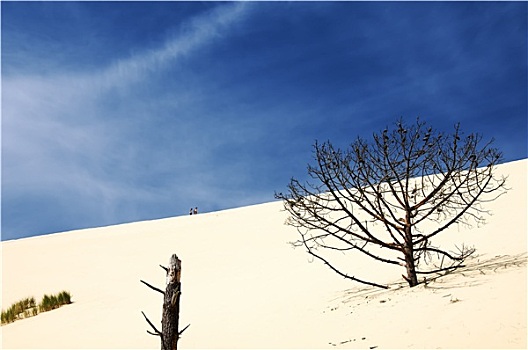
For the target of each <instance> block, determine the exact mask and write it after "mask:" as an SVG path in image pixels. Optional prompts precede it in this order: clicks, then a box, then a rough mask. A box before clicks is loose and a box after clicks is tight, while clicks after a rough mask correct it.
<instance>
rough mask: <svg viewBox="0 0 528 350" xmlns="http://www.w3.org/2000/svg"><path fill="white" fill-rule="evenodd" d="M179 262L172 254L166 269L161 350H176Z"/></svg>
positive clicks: (177, 337) (179, 289) (178, 311)
mask: <svg viewBox="0 0 528 350" xmlns="http://www.w3.org/2000/svg"><path fill="white" fill-rule="evenodd" d="M180 276H181V260H180V259H178V256H176V254H173V255H172V256H171V258H170V261H169V266H168V267H167V280H166V283H167V286H166V289H165V296H164V299H163V317H162V319H161V333H162V334H163V335H162V337H161V340H162V344H161V350H176V349H178V339H179V337H180V333H179V332H178V329H179V326H178V323H179V315H180V295H181V283H180Z"/></svg>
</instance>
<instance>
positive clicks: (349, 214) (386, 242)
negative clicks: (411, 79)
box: [275, 119, 506, 288]
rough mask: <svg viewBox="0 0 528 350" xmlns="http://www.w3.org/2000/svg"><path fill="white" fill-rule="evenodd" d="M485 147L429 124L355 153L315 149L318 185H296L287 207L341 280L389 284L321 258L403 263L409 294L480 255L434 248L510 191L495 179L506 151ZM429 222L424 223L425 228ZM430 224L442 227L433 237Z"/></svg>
mask: <svg viewBox="0 0 528 350" xmlns="http://www.w3.org/2000/svg"><path fill="white" fill-rule="evenodd" d="M492 143H493V140H491V141H489V142H487V143H484V144H482V136H481V135H480V134H469V135H467V136H466V135H464V134H463V132H462V131H461V130H460V125H459V124H456V125H455V126H454V131H453V133H452V134H444V133H442V132H439V131H436V130H433V128H431V127H427V125H426V123H425V122H423V121H420V119H417V120H416V123H412V124H411V125H404V122H403V121H402V119H400V120H399V122H397V123H396V125H395V127H394V128H392V129H391V130H389V129H388V128H386V129H385V130H383V131H382V132H381V133H377V134H374V135H373V141H372V142H370V143H368V142H367V141H365V140H363V139H361V138H358V139H357V140H356V141H354V142H353V143H352V144H351V145H350V147H349V148H347V149H346V150H341V149H337V148H334V147H333V146H332V144H331V143H330V142H329V141H328V142H325V143H323V144H319V143H317V142H316V143H315V145H314V158H315V161H316V164H315V165H313V166H312V165H308V175H309V176H310V178H311V179H312V180H310V181H307V182H304V183H301V182H300V181H298V180H296V179H294V178H293V179H292V180H291V181H290V183H289V185H288V193H287V194H283V193H278V194H275V197H276V198H278V199H281V200H283V201H284V207H285V209H286V210H287V211H288V212H289V214H290V217H289V219H288V221H287V223H288V224H289V225H292V226H294V227H296V228H297V230H298V232H299V233H300V239H299V240H298V241H296V242H293V244H294V245H297V246H304V247H305V248H306V249H307V251H308V253H309V254H310V255H312V256H313V257H315V258H317V259H319V260H321V261H323V262H324V263H325V264H326V265H328V266H329V267H330V268H331V269H332V270H333V271H334V272H336V273H337V274H339V275H341V276H343V277H345V278H348V279H351V280H354V281H357V282H361V283H365V284H369V285H373V286H377V287H381V288H387V286H385V285H382V284H379V283H376V282H373V281H368V280H365V279H360V278H357V277H355V276H350V275H349V274H347V273H345V272H344V271H343V269H342V268H339V267H337V266H335V265H334V264H333V263H332V262H331V261H330V260H329V259H328V258H327V257H325V256H323V254H322V252H324V251H326V250H332V251H341V252H354V251H355V252H359V253H362V254H364V256H366V257H368V258H371V259H372V260H374V261H376V262H379V263H382V264H394V265H400V266H404V267H405V269H406V274H405V275H403V274H402V277H403V278H404V279H405V280H406V281H407V282H408V284H409V286H410V287H413V286H416V285H418V284H419V283H420V282H419V279H418V277H417V276H418V275H419V274H430V273H447V272H450V271H452V270H454V269H456V268H458V267H461V266H462V265H463V263H464V260H465V259H466V258H467V257H469V256H470V255H471V254H473V253H474V251H475V250H474V249H473V248H468V247H465V246H461V247H457V249H456V250H455V251H454V252H453V251H448V250H447V249H445V248H442V247H439V246H436V245H434V244H433V242H432V241H433V239H434V238H435V236H437V235H439V234H440V233H442V232H445V231H446V230H447V229H448V228H449V227H450V226H452V225H453V224H465V225H471V224H473V223H477V224H482V223H484V216H485V215H487V214H490V213H489V211H487V210H485V209H484V207H483V206H482V204H483V203H484V202H487V201H491V200H494V199H496V198H497V197H498V196H500V195H502V194H503V193H505V191H506V188H505V182H506V178H505V177H497V176H495V175H494V170H495V169H496V165H497V164H498V163H500V162H501V161H502V153H501V152H500V151H499V150H497V149H496V148H493V147H491V145H492ZM425 224H426V225H425ZM431 227H434V228H433V229H432V230H431Z"/></svg>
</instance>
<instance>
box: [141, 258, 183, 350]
mask: <svg viewBox="0 0 528 350" xmlns="http://www.w3.org/2000/svg"><path fill="white" fill-rule="evenodd" d="M160 267H161V268H163V270H165V272H166V274H167V276H166V288H165V291H163V290H161V289H159V288H156V287H154V286H153V285H151V284H149V283H147V282H145V281H143V280H140V281H141V283H143V284H145V285H146V286H147V287H149V288H150V289H152V290H155V291H156V292H159V293H161V294H163V312H162V318H161V332H160V331H159V330H158V329H157V328H156V326H154V324H153V323H152V322H151V321H150V320H149V319H148V317H147V315H145V313H144V312H143V311H141V313H142V314H143V317H145V320H146V321H147V323H148V324H149V325H150V327H151V328H152V330H153V331H154V332H151V331H147V333H149V334H151V335H155V336H158V337H160V339H161V350H177V349H178V340H179V339H180V336H181V335H182V333H183V332H184V331H185V330H186V329H187V328H188V327H189V326H190V325H187V326H186V327H185V328H183V329H182V330H181V331H179V330H178V329H179V319H180V295H181V282H180V277H181V260H180V259H179V258H178V256H177V255H176V254H172V255H171V257H170V260H169V265H168V267H164V266H162V265H160Z"/></svg>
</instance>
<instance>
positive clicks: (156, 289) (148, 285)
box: [139, 280, 165, 295]
mask: <svg viewBox="0 0 528 350" xmlns="http://www.w3.org/2000/svg"><path fill="white" fill-rule="evenodd" d="M139 281H140V282H141V283H143V284H145V285H146V286H147V287H149V288H151V289H154V290H155V291H156V292H160V293H161V294H163V295H165V292H164V291H162V290H161V289H159V288H156V287H154V286H153V285H151V284H149V283H147V282H145V281H143V280H139Z"/></svg>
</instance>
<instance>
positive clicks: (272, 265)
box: [0, 160, 528, 349]
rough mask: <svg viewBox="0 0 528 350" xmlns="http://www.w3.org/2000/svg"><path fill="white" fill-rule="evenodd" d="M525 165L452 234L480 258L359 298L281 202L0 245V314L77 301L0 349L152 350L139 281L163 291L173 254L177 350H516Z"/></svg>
mask: <svg viewBox="0 0 528 350" xmlns="http://www.w3.org/2000/svg"><path fill="white" fill-rule="evenodd" d="M527 165H528V162H527V160H522V161H517V162H512V163H508V164H504V165H502V166H500V168H499V170H500V171H501V172H504V173H505V174H509V176H510V178H509V182H508V186H509V187H511V188H512V189H511V191H509V192H508V194H507V195H505V196H503V197H500V198H499V199H498V200H496V201H494V202H492V203H489V205H488V206H487V207H488V208H490V209H491V210H492V211H493V213H494V215H493V216H492V217H489V219H488V224H487V225H485V226H482V227H480V228H472V229H465V228H461V229H456V228H455V229H454V230H453V233H452V235H456V239H457V242H458V241H460V242H465V243H468V244H474V245H475V246H476V248H477V250H478V251H477V253H478V254H479V257H478V259H474V260H472V261H471V262H470V264H469V265H470V266H469V267H468V268H465V269H464V270H463V271H460V272H459V273H455V274H452V275H450V276H447V277H445V278H443V279H440V280H438V281H436V282H432V283H431V284H429V285H428V286H423V285H421V286H419V287H416V288H413V289H409V288H402V289H397V288H396V285H393V287H394V288H393V289H391V290H388V291H384V290H379V289H373V288H365V286H363V285H360V284H356V283H353V282H350V281H347V280H344V279H343V278H341V277H339V276H337V275H336V274H334V273H333V272H332V271H330V270H329V269H328V268H327V267H325V266H323V265H322V264H321V263H319V262H317V261H315V262H313V263H310V259H309V257H308V256H307V254H306V253H305V252H304V251H303V250H302V249H293V248H292V247H291V246H290V245H289V244H288V243H287V242H289V241H292V240H295V239H297V233H296V231H295V229H293V228H291V227H288V226H285V225H284V220H285V219H286V213H285V212H284V211H282V204H281V203H280V202H274V203H267V204H262V205H256V206H250V207H244V208H238V209H233V210H226V211H221V212H215V213H205V214H199V215H198V216H181V217H175V218H169V219H163V220H154V221H147V222H138V223H131V224H124V225H117V226H110V227H103V228H96V229H87V230H79V231H72V232H66V233H59V234H53V235H46V236H40V237H33V238H28V239H21V240H15V241H7V242H2V307H3V308H4V309H5V308H7V307H9V305H10V304H11V303H12V302H14V301H17V300H18V299H21V298H24V297H27V296H35V297H36V298H37V299H38V298H41V297H42V295H43V294H45V293H48V294H49V293H57V292H60V291H62V290H68V291H70V292H71V294H72V295H73V301H74V303H73V304H71V305H67V306H63V307H61V308H59V309H57V310H53V311H50V312H46V313H42V314H39V315H38V316H36V317H31V318H28V319H24V320H19V321H16V322H14V323H12V324H9V325H6V326H2V327H1V328H0V330H1V331H2V345H3V348H5V349H10V348H18V349H19V348H24V349H28V348H47V349H66V348H68V349H79V348H85V349H88V348H89V349H101V348H104V349H113V348H122V349H124V348H126V349H133V348H134V349H137V348H152V349H158V348H159V339H158V338H157V337H154V336H151V335H148V334H147V333H146V330H147V329H149V326H148V324H147V323H146V322H145V320H144V319H143V316H142V315H141V311H145V313H146V314H147V315H148V316H149V318H150V319H151V320H152V321H153V322H155V323H156V324H157V325H158V326H159V328H160V329H161V326H160V318H161V305H162V296H161V294H159V293H156V292H154V291H152V290H150V289H149V288H147V287H146V286H144V285H143V284H141V283H140V282H139V280H140V279H144V280H146V281H147V282H149V283H151V284H153V285H156V286H158V287H160V288H162V289H163V288H164V280H165V272H164V271H163V270H162V269H161V268H160V267H159V266H158V265H159V264H163V265H166V264H167V262H168V260H169V257H170V255H171V254H173V253H176V254H177V255H178V256H179V257H180V259H181V260H182V289H183V294H182V297H181V313H180V324H181V327H183V326H185V325H187V324H188V323H190V324H191V326H190V328H188V329H187V330H186V331H185V333H184V334H183V338H182V339H181V340H180V342H179V346H180V348H181V349H188V348H189V349H190V348H252V349H255V348H369V347H374V346H377V347H378V348H526V346H527V343H526V307H527V306H526V296H527V294H526V290H527V289H526V287H527V279H526V260H527V259H526V252H527V240H526V236H527V220H526V211H527ZM445 238H449V239H451V238H452V236H449V237H448V236H447V235H446V237H445ZM349 264H350V267H351V269H350V272H354V271H356V270H354V264H355V260H354V258H351V260H350V262H349ZM357 265H358V264H357V261H356V267H357V269H358V270H359V271H361V272H362V273H363V274H364V273H365V272H366V273H368V276H365V277H372V278H374V279H377V280H378V281H380V282H382V283H388V282H398V281H399V279H398V278H399V274H396V275H388V274H387V272H386V271H384V270H381V269H370V268H369V267H368V266H364V265H363V266H357ZM402 269H403V268H402ZM403 272H404V271H403V270H402V271H401V272H399V273H403ZM400 280H401V278H400Z"/></svg>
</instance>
